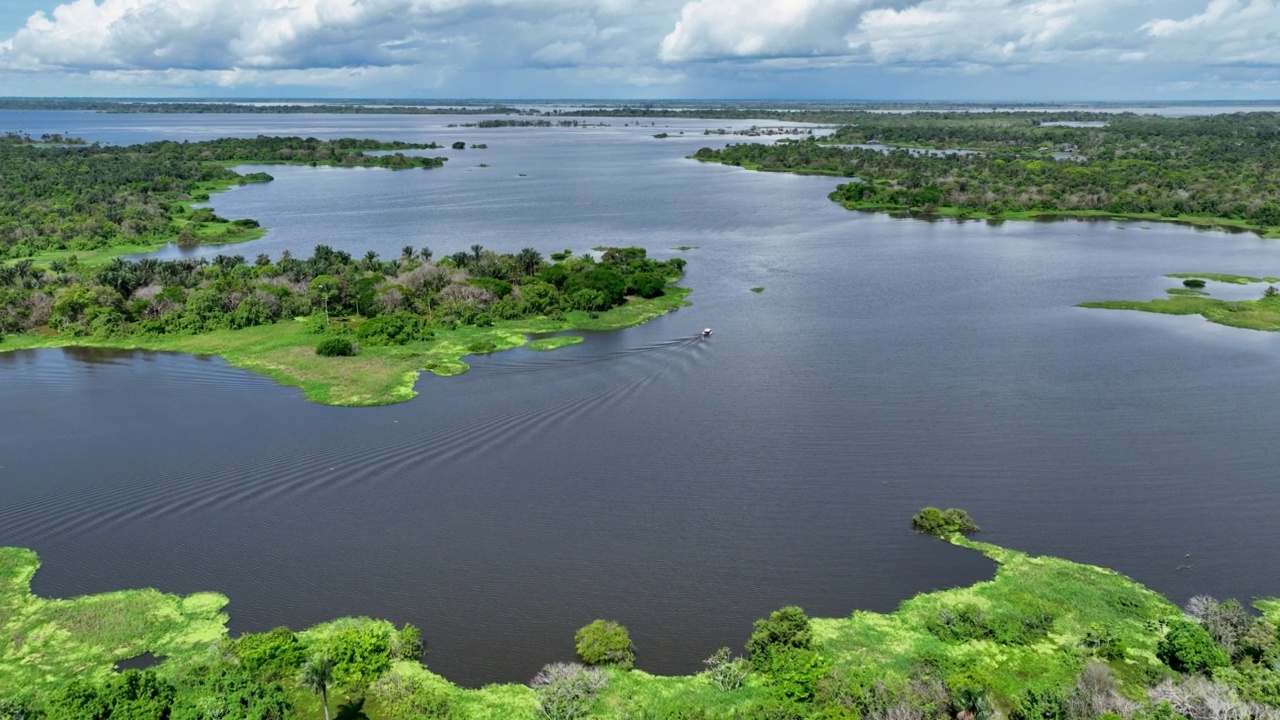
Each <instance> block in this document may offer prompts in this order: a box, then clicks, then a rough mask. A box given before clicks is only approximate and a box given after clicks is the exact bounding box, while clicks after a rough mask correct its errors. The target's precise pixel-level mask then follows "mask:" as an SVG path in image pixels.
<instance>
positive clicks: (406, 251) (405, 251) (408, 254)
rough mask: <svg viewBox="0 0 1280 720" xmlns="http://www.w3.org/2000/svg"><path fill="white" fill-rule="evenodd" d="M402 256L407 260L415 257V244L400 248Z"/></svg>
mask: <svg viewBox="0 0 1280 720" xmlns="http://www.w3.org/2000/svg"><path fill="white" fill-rule="evenodd" d="M400 257H401V258H403V259H405V260H409V259H411V258H413V246H412V245H405V246H404V247H402V248H400Z"/></svg>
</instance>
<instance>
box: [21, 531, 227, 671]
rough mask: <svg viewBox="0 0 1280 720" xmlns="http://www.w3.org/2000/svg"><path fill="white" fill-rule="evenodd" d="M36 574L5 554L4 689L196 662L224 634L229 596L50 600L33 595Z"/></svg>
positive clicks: (150, 594) (128, 594)
mask: <svg viewBox="0 0 1280 720" xmlns="http://www.w3.org/2000/svg"><path fill="white" fill-rule="evenodd" d="M39 567H40V560H39V558H38V557H37V556H36V554H35V553H33V552H31V551H30V550H26V549H22V548H0V688H18V687H23V688H34V689H41V688H45V689H47V688H50V687H53V686H56V685H58V684H60V683H63V682H66V681H67V680H68V679H70V678H73V677H80V678H85V679H91V680H93V679H96V680H101V679H105V678H106V677H108V676H109V675H110V674H111V672H112V670H113V668H114V666H115V663H116V662H117V661H120V660H126V659H128V658H132V657H136V656H138V655H141V654H143V653H148V652H149V653H152V654H154V655H158V656H163V657H167V658H175V659H179V660H181V659H184V658H191V657H196V656H199V655H201V654H203V653H205V652H207V651H208V648H209V647H210V646H211V645H212V644H214V643H216V642H217V641H218V640H219V639H221V638H223V637H225V636H226V634H227V630H226V622H227V616H226V615H225V614H223V612H222V609H223V608H224V607H225V606H226V604H227V598H226V597H225V596H222V595H218V594H216V593H197V594H195V595H189V596H186V597H181V596H177V595H169V594H166V593H162V592H160V591H158V590H152V589H147V590H122V591H118V592H111V593H104V594H101V595H88V596H84V597H79V598H72V599H67V600H62V599H46V598H41V597H37V596H35V595H33V594H32V593H31V586H30V583H31V578H32V577H34V576H35V573H36V570H37V569H38V568H39Z"/></svg>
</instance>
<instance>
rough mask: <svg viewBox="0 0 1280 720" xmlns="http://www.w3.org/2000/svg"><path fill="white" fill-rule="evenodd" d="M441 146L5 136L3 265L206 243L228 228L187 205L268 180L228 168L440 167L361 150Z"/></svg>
mask: <svg viewBox="0 0 1280 720" xmlns="http://www.w3.org/2000/svg"><path fill="white" fill-rule="evenodd" d="M63 142H65V139H64V140H63ZM438 147H439V145H436V144H434V143H431V144H414V143H404V142H382V141H378V140H359V139H353V138H346V139H341V140H317V139H315V138H305V139H304V138H299V137H257V138H227V139H222V140H210V141H206V142H197V143H188V142H182V143H178V142H170V141H164V142H155V143H148V144H145V145H131V146H127V147H122V146H101V145H92V146H77V147H39V146H36V145H33V144H32V143H31V142H28V141H26V139H25V136H19V135H8V136H4V137H0V260H3V259H5V258H22V257H29V256H32V255H35V254H37V253H40V252H46V251H50V250H73V251H88V250H99V249H103V248H108V247H113V246H118V245H131V244H139V243H145V242H155V241H157V240H161V239H184V240H186V241H188V242H190V241H192V240H193V239H196V238H197V237H198V236H201V235H205V234H206V233H205V232H201V231H202V230H208V229H209V228H208V227H207V226H208V224H210V223H213V224H225V223H226V221H224V220H221V219H220V218H217V217H215V216H214V215H213V214H212V213H211V212H209V211H208V210H203V211H201V210H197V211H194V212H193V211H191V210H190V208H189V204H190V202H192V201H199V200H207V199H208V193H209V192H211V191H213V190H217V189H220V188H224V187H227V186H230V185H235V184H238V183H239V184H243V183H245V182H255V181H258V182H260V181H265V180H270V179H271V178H270V176H266V175H265V174H262V173H258V174H255V175H254V176H251V177H242V176H240V175H238V174H237V173H235V172H233V171H232V170H230V169H228V168H227V167H226V165H227V164H230V163H240V162H253V163H292V164H315V165H341V166H349V167H381V168H390V169H402V168H435V167H440V166H442V165H443V164H444V162H445V158H440V157H417V156H410V155H405V154H403V153H401V152H395V153H392V154H389V155H376V156H375V155H366V154H365V153H364V152H362V151H364V150H393V151H401V150H409V149H421V148H438ZM255 226H256V223H255Z"/></svg>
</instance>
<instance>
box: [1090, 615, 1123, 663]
mask: <svg viewBox="0 0 1280 720" xmlns="http://www.w3.org/2000/svg"><path fill="white" fill-rule="evenodd" d="M1080 644H1081V645H1082V646H1084V648H1085V649H1087V650H1089V651H1090V652H1092V653H1093V654H1094V655H1096V656H1098V657H1099V658H1102V659H1103V660H1123V659H1124V656H1125V647H1124V641H1123V640H1121V639H1120V637H1119V636H1118V635H1117V634H1116V633H1115V631H1114V630H1112V629H1111V628H1110V627H1108V626H1106V625H1100V624H1098V623H1093V624H1092V625H1090V626H1089V629H1088V630H1087V631H1085V634H1084V639H1083V640H1081V641H1080Z"/></svg>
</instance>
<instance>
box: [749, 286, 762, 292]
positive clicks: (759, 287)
mask: <svg viewBox="0 0 1280 720" xmlns="http://www.w3.org/2000/svg"><path fill="white" fill-rule="evenodd" d="M751 292H753V293H762V292H764V286H762V285H757V286H755V287H753V288H751Z"/></svg>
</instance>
